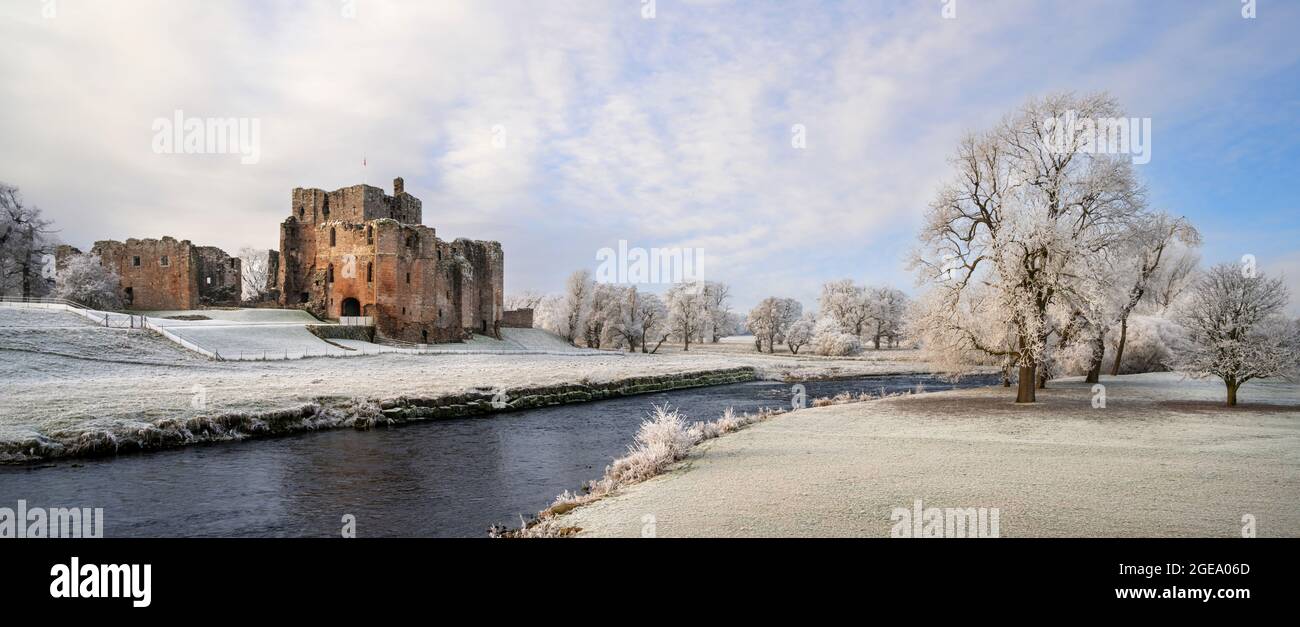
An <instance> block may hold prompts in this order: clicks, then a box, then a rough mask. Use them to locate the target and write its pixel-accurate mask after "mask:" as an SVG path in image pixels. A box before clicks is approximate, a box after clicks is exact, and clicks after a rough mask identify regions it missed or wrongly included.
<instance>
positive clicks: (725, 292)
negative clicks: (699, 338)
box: [703, 281, 733, 344]
mask: <svg viewBox="0 0 1300 627" xmlns="http://www.w3.org/2000/svg"><path fill="white" fill-rule="evenodd" d="M703 306H704V310H705V316H704V322H705V323H704V325H703V326H704V333H705V335H706V336H707V337H706V338H705V339H707V340H708V341H709V342H712V343H715V344H716V343H717V341H718V340H719V339H721V338H723V337H726V336H727V335H730V334H731V331H730V330H729V329H728V326H727V325H728V323H729V322H730V321H731V320H732V319H733V314H732V312H731V286H729V285H727V284H726V283H718V282H715V281H706V282H705V283H704V298H703Z"/></svg>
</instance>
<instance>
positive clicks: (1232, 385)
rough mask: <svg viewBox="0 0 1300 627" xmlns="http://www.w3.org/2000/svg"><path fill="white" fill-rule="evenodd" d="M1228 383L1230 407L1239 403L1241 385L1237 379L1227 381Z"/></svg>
mask: <svg viewBox="0 0 1300 627" xmlns="http://www.w3.org/2000/svg"><path fill="white" fill-rule="evenodd" d="M1224 383H1226V384H1227V385H1228V407H1234V406H1236V405H1237V388H1239V387H1241V386H1240V385H1239V384H1238V383H1237V382H1236V381H1225V382H1224Z"/></svg>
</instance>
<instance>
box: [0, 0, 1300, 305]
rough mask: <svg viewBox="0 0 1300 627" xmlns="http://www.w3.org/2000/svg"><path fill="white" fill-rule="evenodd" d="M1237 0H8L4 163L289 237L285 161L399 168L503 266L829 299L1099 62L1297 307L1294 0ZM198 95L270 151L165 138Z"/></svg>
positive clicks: (1092, 85)
mask: <svg viewBox="0 0 1300 627" xmlns="http://www.w3.org/2000/svg"><path fill="white" fill-rule="evenodd" d="M1244 4H1245V3H1244V2H1243V0H1169V1H1158V0H1151V1H1144V2H1132V1H1130V0H1114V1H1105V0H1097V1H1092V0H1075V1H1069V2H1067V1H1059V2H1058V1H1051V0H1026V1H1016V0H1005V1H998V0H880V1H866V0H858V1H852V2H843V3H836V2H798V1H772V2H758V1H753V2H739V1H738V2H730V1H725V0H694V1H686V0H678V1H674V0H655V1H654V2H651V1H650V0H598V1H592V2H544V3H543V2H535V1H532V2H528V1H521V2H507V1H501V2H497V1H491V0H475V1H469V2H450V1H447V2H444V1H437V2H430V1H424V0H412V1H410V2H397V1H394V2H386V1H379V0H311V1H305V0H304V1H296V2H268V1H260V0H259V1H251V0H250V1H247V2H242V1H233V0H232V1H227V2H201V1H197V0H165V1H136V0H122V1H121V2H98V1H94V0H84V1H77V0H0V102H3V105H2V106H0V181H3V182H5V183H8V184H11V185H16V186H18V187H19V188H21V190H22V192H23V194H24V196H25V197H26V199H27V201H28V202H29V203H32V204H36V205H38V206H40V207H41V208H42V209H43V210H44V211H45V213H46V215H47V216H48V217H50V218H52V219H53V220H54V221H55V223H56V226H57V228H58V229H59V234H58V236H59V237H60V238H61V239H62V240H63V241H65V242H67V243H70V244H73V245H76V246H78V247H81V248H83V249H85V248H88V247H89V245H90V244H91V243H92V242H94V241H95V240H99V239H126V238H128V237H138V238H144V237H160V236H163V235H171V236H174V237H177V238H179V239H189V240H192V241H193V242H194V243H196V244H203V245H215V246H220V247H222V248H224V249H226V250H227V251H228V252H232V253H234V252H235V251H238V250H239V249H240V248H241V247H244V246H251V247H257V248H276V247H278V244H279V242H278V225H279V223H280V222H281V221H283V220H284V219H285V218H286V217H287V216H288V215H289V210H290V194H291V190H292V189H293V188H295V187H315V188H323V189H327V190H332V189H337V188H341V187H347V186H350V185H355V184H357V183H363V182H364V183H368V184H371V185H376V186H379V187H383V188H384V189H385V190H387V191H388V192H389V193H391V191H392V180H393V178H394V177H398V176H401V177H404V179H405V183H406V184H405V186H406V191H408V192H410V193H413V194H414V195H416V196H418V197H419V198H420V199H421V200H422V201H423V204H424V222H425V224H427V225H429V226H432V227H435V228H436V229H437V230H438V234H439V236H440V237H442V238H444V239H452V238H456V237H469V238H472V239H488V240H498V241H500V242H501V243H502V245H503V247H504V250H505V264H506V272H505V281H506V291H507V293H516V292H520V291H523V290H535V291H540V292H558V291H560V290H561V289H562V288H563V285H564V279H565V277H566V276H567V275H568V274H569V273H571V272H572V271H573V270H575V269H578V268H588V269H591V270H593V271H594V270H595V269H596V267H597V253H598V251H599V250H600V249H602V248H606V247H609V248H616V247H617V246H618V242H619V240H626V241H627V242H628V245H629V246H630V247H641V248H651V247H662V248H682V249H691V250H693V249H701V250H702V251H703V258H704V265H703V271H704V278H707V279H710V280H717V281H723V282H726V283H728V284H730V285H731V286H732V291H733V295H734V302H733V306H734V307H735V308H736V309H737V310H740V311H744V310H746V309H748V308H749V307H750V306H752V305H753V304H755V303H756V302H757V301H758V300H761V299H762V298H764V297H766V296H772V295H776V296H787V297H794V298H798V299H799V300H801V301H802V302H803V303H804V305H805V307H806V308H812V307H814V306H815V303H816V298H817V295H818V293H819V291H820V286H821V284H822V283H824V282H826V281H829V280H835V279H841V278H851V279H854V280H855V281H858V282H862V283H868V284H893V285H895V286H897V287H900V288H903V289H904V290H906V291H909V292H913V291H914V290H915V288H914V283H913V280H914V279H913V275H912V273H910V272H909V271H908V269H907V264H906V258H907V255H908V252H909V250H910V249H911V248H912V246H913V245H914V244H915V242H916V232H917V227H918V225H919V224H920V220H921V217H922V215H923V212H924V211H925V208H926V206H927V205H928V203H929V202H930V201H931V199H933V198H934V196H935V194H936V192H937V190H938V188H939V187H940V185H942V184H943V183H944V181H946V180H948V179H950V178H951V177H952V176H953V168H952V167H951V165H950V164H949V163H948V159H949V158H950V157H951V155H952V154H953V153H954V151H955V149H956V148H957V143H958V141H959V140H960V138H961V137H962V135H964V134H966V133H968V132H972V131H977V130H980V129H984V128H987V127H989V126H990V125H992V124H994V123H996V122H997V121H998V120H999V119H1001V118H1002V117H1003V116H1004V115H1006V114H1008V113H1010V112H1012V111H1013V110H1015V109H1016V108H1017V107H1018V106H1020V105H1021V104H1023V103H1024V102H1025V100H1026V99H1028V98H1030V97H1034V96H1042V95H1045V94H1047V93H1050V92H1054V91H1059V90H1074V91H1077V92H1080V93H1091V92H1096V91H1107V92H1109V93H1110V94H1112V95H1113V96H1114V97H1115V98H1117V99H1118V101H1119V102H1120V103H1121V105H1122V106H1123V107H1124V109H1125V110H1126V112H1127V115H1129V116H1132V117H1140V118H1150V119H1151V120H1152V137H1151V147H1152V150H1151V160H1150V162H1149V163H1146V164H1142V165H1138V166H1136V168H1137V171H1138V173H1139V175H1140V176H1141V177H1142V179H1143V180H1144V182H1145V183H1146V185H1147V186H1148V189H1149V194H1148V199H1149V201H1150V204H1151V206H1152V207H1153V208H1158V209H1164V210H1166V211H1169V212H1171V213H1174V214H1176V215H1184V216H1187V217H1188V218H1189V219H1190V220H1191V221H1192V222H1193V224H1195V225H1196V226H1197V227H1198V228H1199V229H1200V231H1201V233H1202V235H1203V237H1204V247H1203V251H1202V254H1203V257H1204V259H1205V261H1206V262H1207V263H1218V262H1225V261H1238V260H1240V259H1241V257H1242V256H1243V255H1247V254H1250V255H1254V256H1255V257H1256V259H1257V263H1258V266H1259V268H1260V270H1261V271H1262V272H1263V273H1264V274H1273V273H1276V274H1284V275H1286V276H1287V279H1288V283H1289V284H1290V285H1291V286H1292V291H1293V294H1295V298H1293V301H1292V310H1293V311H1300V249H1298V247H1297V246H1296V244H1295V242H1296V241H1297V240H1300V227H1298V226H1297V224H1296V219H1297V216H1300V211H1298V209H1300V195H1297V192H1296V183H1297V182H1298V181H1300V176H1297V175H1298V174H1300V166H1298V165H1297V164H1300V44H1297V42H1296V37H1297V33H1298V32H1300V2H1295V1H1291V0H1285V1H1284V0H1258V2H1257V3H1256V5H1255V6H1254V17H1253V18H1247V17H1243V6H1244ZM945 13H946V14H947V15H948V16H951V17H945ZM178 110H180V111H183V115H184V116H185V117H194V118H201V119H202V118H241V119H245V120H250V121H256V123H257V124H258V127H259V133H258V141H257V144H256V146H257V148H258V155H257V156H258V158H257V159H256V162H255V163H243V162H242V161H246V160H247V159H241V157H240V155H238V154H184V151H175V150H173V151H172V152H167V151H166V150H165V149H159V147H158V140H157V138H156V135H157V129H158V128H159V127H157V126H155V122H156V120H158V119H159V118H163V119H171V118H172V117H173V116H174V115H175V112H176V111H178ZM796 136H798V137H801V138H802V139H803V142H802V144H800V142H799V141H797V140H796V139H797V137H796Z"/></svg>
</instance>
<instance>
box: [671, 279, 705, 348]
mask: <svg viewBox="0 0 1300 627" xmlns="http://www.w3.org/2000/svg"><path fill="white" fill-rule="evenodd" d="M666 300H667V305H668V332H669V334H670V335H671V336H672V337H673V338H674V339H676V340H677V341H680V342H681V343H682V350H685V351H689V350H691V338H693V337H697V336H698V335H699V333H700V330H701V329H702V328H703V326H704V324H705V322H706V318H707V315H708V311H707V310H706V308H705V306H704V303H705V300H706V298H705V292H704V290H703V289H701V288H700V286H699V285H697V284H695V283H678V284H675V285H673V286H672V287H671V288H669V289H668V294H667V299H666Z"/></svg>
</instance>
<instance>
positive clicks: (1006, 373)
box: [1002, 366, 1011, 388]
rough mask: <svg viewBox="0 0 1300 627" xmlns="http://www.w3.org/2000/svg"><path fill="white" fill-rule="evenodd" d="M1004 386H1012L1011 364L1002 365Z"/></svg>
mask: <svg viewBox="0 0 1300 627" xmlns="http://www.w3.org/2000/svg"><path fill="white" fill-rule="evenodd" d="M1002 387H1004V388H1009V387H1011V366H1003V367H1002Z"/></svg>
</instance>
